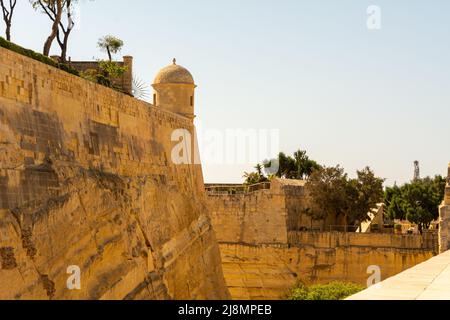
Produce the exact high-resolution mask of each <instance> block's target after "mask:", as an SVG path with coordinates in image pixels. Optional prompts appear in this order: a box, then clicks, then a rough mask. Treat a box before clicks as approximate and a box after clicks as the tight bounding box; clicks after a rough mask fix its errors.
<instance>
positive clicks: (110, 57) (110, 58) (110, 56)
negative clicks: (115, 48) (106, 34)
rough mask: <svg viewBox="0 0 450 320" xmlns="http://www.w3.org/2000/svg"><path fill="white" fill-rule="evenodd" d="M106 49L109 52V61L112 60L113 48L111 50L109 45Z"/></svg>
mask: <svg viewBox="0 0 450 320" xmlns="http://www.w3.org/2000/svg"><path fill="white" fill-rule="evenodd" d="M106 51H107V52H108V58H109V61H112V55H111V50H109V47H108V46H106Z"/></svg>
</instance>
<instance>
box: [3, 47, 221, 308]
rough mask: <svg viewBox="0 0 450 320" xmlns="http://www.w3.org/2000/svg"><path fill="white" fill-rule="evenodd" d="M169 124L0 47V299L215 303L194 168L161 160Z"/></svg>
mask: <svg viewBox="0 0 450 320" xmlns="http://www.w3.org/2000/svg"><path fill="white" fill-rule="evenodd" d="M179 128H185V129H187V130H190V131H191V132H192V131H193V130H194V128H193V126H192V124H191V122H190V121H188V120H187V119H185V118H183V117H180V116H177V115H175V114H172V113H169V112H166V111H163V110H158V109H157V108H154V107H152V106H151V105H149V104H146V103H144V102H141V101H138V100H135V99H133V98H131V97H129V96H126V95H123V94H120V93H117V92H115V91H113V90H110V89H108V88H105V87H102V86H99V85H97V84H94V83H91V82H88V81H85V80H83V79H81V78H78V77H75V76H72V75H69V74H67V73H65V72H63V71H60V70H57V69H54V68H52V67H49V66H47V65H44V64H41V63H39V62H36V61H34V60H31V59H28V58H26V57H23V56H21V55H18V54H15V53H13V52H10V51H7V50H5V49H2V48H0V262H1V264H0V288H1V290H0V299H125V298H126V299H167V298H175V299H200V298H205V299H222V298H227V297H228V292H227V289H226V287H225V284H224V280H223V273H222V269H221V265H220V254H219V248H218V246H217V242H216V240H215V235H214V232H213V231H212V228H211V224H210V220H209V218H208V214H207V207H206V201H205V198H204V193H203V178H202V172H201V167H200V166H193V165H192V166H191V165H189V166H188V165H185V166H175V165H173V164H172V162H171V159H170V157H171V149H172V147H173V145H174V144H175V143H176V142H172V141H171V133H172V132H173V130H174V129H179ZM72 265H75V266H79V267H80V269H81V290H73V291H71V290H68V289H67V286H66V281H67V278H68V277H69V275H68V274H67V268H68V267H69V266H72Z"/></svg>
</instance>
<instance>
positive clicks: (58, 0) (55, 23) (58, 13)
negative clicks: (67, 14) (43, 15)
mask: <svg viewBox="0 0 450 320" xmlns="http://www.w3.org/2000/svg"><path fill="white" fill-rule="evenodd" d="M61 17H62V0H56V17H55V21H53V25H52V33H51V34H50V36H49V37H48V38H47V40H46V41H45V44H44V52H43V53H44V56H47V57H48V56H49V55H50V48H51V47H52V43H53V40H55V38H56V36H57V34H58V28H59V23H60V22H61Z"/></svg>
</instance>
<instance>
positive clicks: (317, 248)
mask: <svg viewBox="0 0 450 320" xmlns="http://www.w3.org/2000/svg"><path fill="white" fill-rule="evenodd" d="M305 197H306V195H305V192H304V182H301V181H297V182H296V181H290V180H274V181H273V182H272V184H271V186H270V190H260V191H257V192H252V193H248V194H232V195H211V196H209V197H208V204H209V207H210V211H211V213H212V222H213V226H214V228H215V230H216V233H217V236H218V241H219V244H220V251H221V255H222V264H223V270H224V274H225V279H226V282H227V285H228V288H229V290H230V293H231V296H232V297H233V299H251V300H253V299H283V298H284V297H286V295H287V294H288V293H289V290H290V289H291V288H292V287H293V286H294V285H295V284H296V283H297V282H298V281H302V282H304V283H306V284H310V283H328V282H330V281H334V280H339V281H351V282H356V283H360V284H363V285H365V284H366V283H367V279H368V277H369V276H370V274H368V273H367V270H368V267H369V266H372V265H375V266H379V267H380V269H381V277H382V279H386V278H387V277H390V276H393V275H395V274H397V273H399V272H402V271H404V270H406V269H407V268H409V267H412V266H414V265H416V264H418V263H420V262H423V261H425V260H427V259H429V258H430V257H432V256H433V255H434V254H435V253H436V251H437V238H436V237H435V236H433V235H426V236H424V237H421V236H397V235H393V234H360V233H339V232H311V230H315V229H319V230H320V229H321V227H322V226H323V223H322V222H314V221H311V219H310V218H309V217H307V216H306V215H305V214H304V213H303V209H304V205H305ZM331 224H339V223H338V222H336V221H332V219H328V220H327V221H326V223H325V225H331ZM304 228H306V229H308V230H310V231H308V232H302V231H299V230H302V229H304Z"/></svg>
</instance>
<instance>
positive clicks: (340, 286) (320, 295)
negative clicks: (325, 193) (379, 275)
mask: <svg viewBox="0 0 450 320" xmlns="http://www.w3.org/2000/svg"><path fill="white" fill-rule="evenodd" d="M364 289H365V288H364V287H363V286H361V285H358V284H355V283H345V282H337V281H336V282H331V283H329V284H325V285H322V284H318V285H313V286H310V287H307V286H305V285H304V284H302V283H300V284H298V285H297V286H296V287H295V288H294V289H293V290H292V292H291V294H290V296H289V299H290V300H344V299H346V298H348V297H350V296H352V295H354V294H356V293H358V292H360V291H362V290H364Z"/></svg>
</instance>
